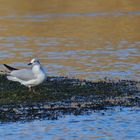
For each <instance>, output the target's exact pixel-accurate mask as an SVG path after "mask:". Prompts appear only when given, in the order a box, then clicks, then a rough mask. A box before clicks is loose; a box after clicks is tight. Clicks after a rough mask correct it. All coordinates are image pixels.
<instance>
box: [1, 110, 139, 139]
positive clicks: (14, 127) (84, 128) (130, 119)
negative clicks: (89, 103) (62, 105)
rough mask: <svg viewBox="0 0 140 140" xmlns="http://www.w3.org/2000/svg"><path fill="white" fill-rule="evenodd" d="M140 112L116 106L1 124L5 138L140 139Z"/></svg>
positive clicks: (2, 136)
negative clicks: (60, 116)
mask: <svg viewBox="0 0 140 140" xmlns="http://www.w3.org/2000/svg"><path fill="white" fill-rule="evenodd" d="M139 116H140V111H139V109H133V110H132V109H131V108H125V109H124V108H123V109H122V110H120V108H116V109H113V110H108V111H99V112H92V114H89V115H82V116H73V115H67V116H65V117H62V118H60V119H59V120H42V121H39V120H38V121H32V122H25V123H21V122H19V123H11V124H7V125H5V124H1V125H0V137H1V138H3V139H2V140H19V139H20V140H28V139H30V140H38V139H40V140H94V139H97V140H139V138H140V129H139V128H140V123H139V121H140V117H139Z"/></svg>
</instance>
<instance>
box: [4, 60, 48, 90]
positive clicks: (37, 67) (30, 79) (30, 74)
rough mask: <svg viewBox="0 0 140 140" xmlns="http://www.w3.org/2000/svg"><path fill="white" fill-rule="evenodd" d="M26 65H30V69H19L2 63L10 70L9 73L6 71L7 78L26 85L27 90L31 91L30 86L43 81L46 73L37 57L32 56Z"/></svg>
mask: <svg viewBox="0 0 140 140" xmlns="http://www.w3.org/2000/svg"><path fill="white" fill-rule="evenodd" d="M28 65H31V66H32V69H20V70H19V69H16V68H13V67H10V66H8V65H6V64H4V66H5V67H6V68H8V69H9V70H10V73H6V75H7V79H8V80H11V81H15V82H19V83H21V84H22V85H24V86H26V87H28V88H29V91H32V87H34V86H37V85H39V84H41V83H43V81H44V80H45V79H46V73H45V69H44V68H43V67H42V65H41V64H40V62H39V59H37V58H33V59H32V60H31V62H30V63H29V64H28Z"/></svg>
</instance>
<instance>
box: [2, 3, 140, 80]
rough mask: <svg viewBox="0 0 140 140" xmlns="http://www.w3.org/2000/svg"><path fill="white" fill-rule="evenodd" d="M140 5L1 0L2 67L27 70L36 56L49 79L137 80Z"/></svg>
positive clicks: (139, 44)
mask: <svg viewBox="0 0 140 140" xmlns="http://www.w3.org/2000/svg"><path fill="white" fill-rule="evenodd" d="M139 5H140V2H139V1H138V0H133V1H131V0H124V1H121V0H118V1H112V0H109V1H108V2H106V0H102V1H101V0H94V1H90V0H86V1H84V0H82V1H81V0H77V1H74V2H73V1H65V0H60V1H59V2H58V1H57V0H51V1H46V0H42V1H41V2H38V1H37V0H34V1H33V0H30V1H24V0H20V2H19V1H18V0H13V1H12V2H11V1H9V0H6V1H3V2H2V3H1V6H0V32H1V33H0V63H1V64H2V63H8V64H11V65H13V66H16V67H27V66H26V63H27V62H28V61H29V60H30V59H31V58H32V57H39V58H40V59H41V61H42V63H43V64H44V65H45V66H46V67H47V69H48V75H57V76H58V75H64V76H69V77H70V76H74V77H78V78H81V79H82V78H84V79H90V80H98V79H99V78H104V77H110V78H117V79H120V78H121V79H135V80H139V78H138V77H139V76H140V73H139V69H140V62H139V59H140V56H139V53H140V40H139V36H140V28H139V23H140V8H139ZM1 68H3V67H2V66H1Z"/></svg>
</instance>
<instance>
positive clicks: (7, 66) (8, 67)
mask: <svg viewBox="0 0 140 140" xmlns="http://www.w3.org/2000/svg"><path fill="white" fill-rule="evenodd" d="M3 65H4V66H5V67H6V68H7V69H8V70H10V71H13V70H18V69H16V68H13V67H11V66H9V65H7V64H3Z"/></svg>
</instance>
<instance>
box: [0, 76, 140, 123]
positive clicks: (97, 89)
mask: <svg viewBox="0 0 140 140" xmlns="http://www.w3.org/2000/svg"><path fill="white" fill-rule="evenodd" d="M0 81H1V82H0V105H1V107H0V121H17V120H32V119H38V118H48V119H57V117H58V116H61V115H63V114H67V113H70V114H71V113H73V114H75V115H76V114H81V113H84V112H88V110H89V109H92V110H100V109H106V108H107V107H110V106H140V100H139V99H140V98H139V93H140V92H139V88H138V86H137V85H139V82H136V81H128V80H119V81H113V80H108V79H103V80H102V81H98V82H92V81H86V80H79V79H72V78H68V77H48V78H47V80H46V81H45V82H44V83H43V84H41V85H40V86H37V87H34V90H35V92H29V90H28V88H27V87H25V86H23V85H20V84H19V83H17V82H12V81H8V80H7V79H6V77H5V76H4V75H0Z"/></svg>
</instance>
